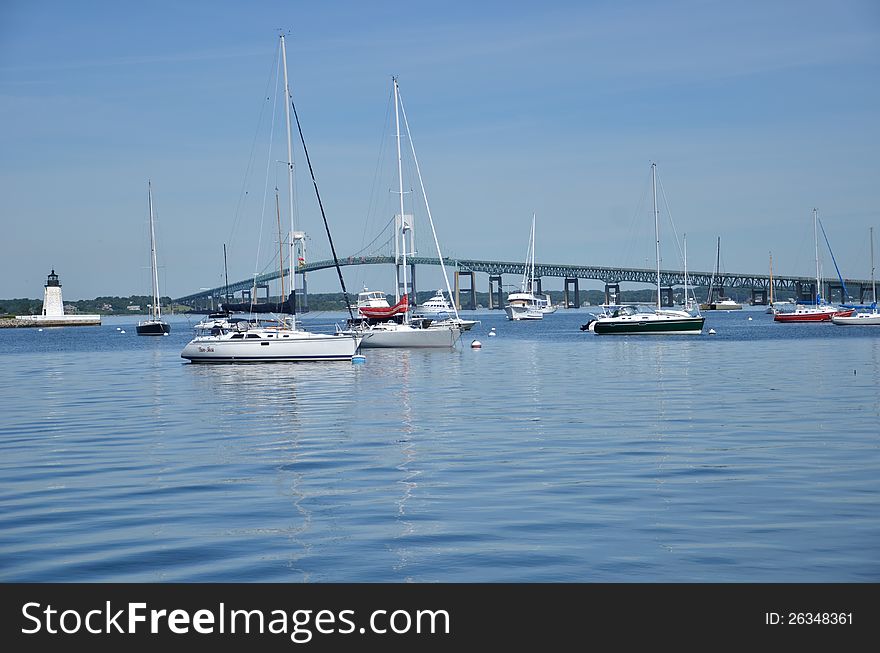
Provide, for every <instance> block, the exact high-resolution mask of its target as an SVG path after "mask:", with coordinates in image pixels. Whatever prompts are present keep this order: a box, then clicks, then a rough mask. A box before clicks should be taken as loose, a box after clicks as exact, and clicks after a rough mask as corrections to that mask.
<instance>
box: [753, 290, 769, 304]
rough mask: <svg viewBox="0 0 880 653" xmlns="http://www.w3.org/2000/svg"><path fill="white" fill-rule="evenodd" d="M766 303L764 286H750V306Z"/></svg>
mask: <svg viewBox="0 0 880 653" xmlns="http://www.w3.org/2000/svg"><path fill="white" fill-rule="evenodd" d="M766 305H767V289H766V288H752V306H766Z"/></svg>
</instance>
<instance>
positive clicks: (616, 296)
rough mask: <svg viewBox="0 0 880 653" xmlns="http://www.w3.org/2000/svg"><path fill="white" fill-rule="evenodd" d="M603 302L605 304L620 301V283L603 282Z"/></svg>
mask: <svg viewBox="0 0 880 653" xmlns="http://www.w3.org/2000/svg"><path fill="white" fill-rule="evenodd" d="M605 303H606V304H618V303H620V284H619V283H606V284H605Z"/></svg>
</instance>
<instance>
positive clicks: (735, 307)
mask: <svg viewBox="0 0 880 653" xmlns="http://www.w3.org/2000/svg"><path fill="white" fill-rule="evenodd" d="M700 310H701V311H739V310H742V304H724V303H715V302H712V303H711V304H700Z"/></svg>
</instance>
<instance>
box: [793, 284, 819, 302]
mask: <svg viewBox="0 0 880 653" xmlns="http://www.w3.org/2000/svg"><path fill="white" fill-rule="evenodd" d="M794 292H795V300H797V301H799V302H804V303H808V304H815V303H816V284H815V283H814V282H812V281H795V282H794Z"/></svg>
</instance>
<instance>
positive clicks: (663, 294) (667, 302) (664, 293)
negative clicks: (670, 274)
mask: <svg viewBox="0 0 880 653" xmlns="http://www.w3.org/2000/svg"><path fill="white" fill-rule="evenodd" d="M660 306H665V307H667V308H669V307H671V306H675V293H673V292H672V288H671V287H669V288H661V289H660Z"/></svg>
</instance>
